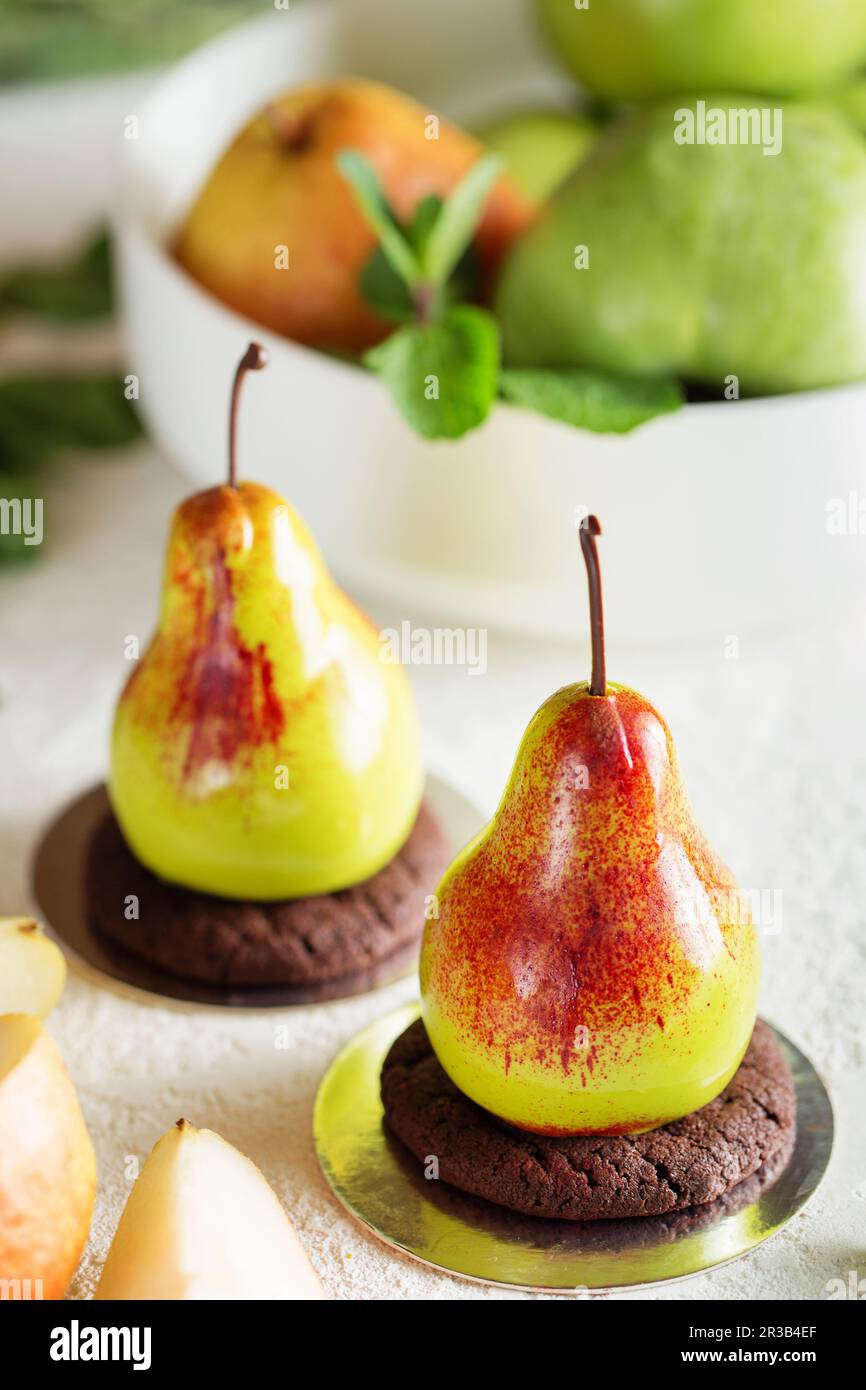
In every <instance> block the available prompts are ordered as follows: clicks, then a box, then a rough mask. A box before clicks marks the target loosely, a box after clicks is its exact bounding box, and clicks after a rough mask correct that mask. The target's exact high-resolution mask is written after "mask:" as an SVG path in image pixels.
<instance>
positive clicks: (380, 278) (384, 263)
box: [358, 246, 415, 323]
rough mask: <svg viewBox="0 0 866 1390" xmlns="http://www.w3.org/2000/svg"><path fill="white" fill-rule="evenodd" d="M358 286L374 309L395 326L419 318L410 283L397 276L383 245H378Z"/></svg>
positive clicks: (361, 275) (362, 272)
mask: <svg viewBox="0 0 866 1390" xmlns="http://www.w3.org/2000/svg"><path fill="white" fill-rule="evenodd" d="M358 285H359V287H360V290H361V293H362V295H363V296H364V298H365V299H366V301H367V303H368V304H369V305H370V307H371V308H372V309H375V310H376V313H377V314H381V315H382V318H385V319H390V320H391V321H392V322H393V323H411V322H412V320H413V319H414V317H415V302H414V300H413V299H412V293H411V291H410V289H409V286H408V285H407V284H406V281H405V280H404V279H403V278H402V277H401V276H400V275H398V274H397V272H396V270H395V269H394V267H393V266H392V264H391V262H390V261H389V260H388V257H387V256H386V255H385V252H384V251H383V250H382V247H381V246H377V247H376V250H375V251H374V252H373V254H372V256H371V257H370V259H369V260H368V261H367V264H366V265H365V266H364V269H363V270H362V271H361V274H360V277H359V280H358Z"/></svg>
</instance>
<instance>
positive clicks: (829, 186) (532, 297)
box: [495, 94, 866, 396]
mask: <svg viewBox="0 0 866 1390" xmlns="http://www.w3.org/2000/svg"><path fill="white" fill-rule="evenodd" d="M722 142H723V143H722ZM576 251H578V252H579V254H576ZM495 308H496V312H497V315H498V317H499V319H500V322H501V325H502V333H503V347H504V354H505V358H506V361H507V362H508V363H509V364H510V365H512V366H520V367H550V368H569V367H589V368H597V369H600V370H602V371H613V372H626V373H634V374H637V375H645V376H652V375H659V374H667V373H674V374H676V375H679V376H681V377H684V378H686V379H688V380H694V381H699V382H702V383H705V384H706V385H707V386H708V387H710V388H714V389H715V391H716V393H717V394H718V395H719V396H721V395H722V394H723V392H724V391H725V390H726V389H728V388H729V386H730V384H731V380H732V378H734V377H735V378H736V379H737V382H738V384H739V389H740V390H741V391H742V393H744V394H746V393H748V394H763V393H771V392H779V391H795V390H802V389H808V388H810V387H818V386H828V385H833V384H836V383H841V382H846V381H852V380H855V379H858V378H860V377H862V376H864V375H866V143H864V141H863V139H862V137H861V136H860V135H859V134H858V133H857V132H856V131H855V130H854V129H853V128H852V127H851V125H850V124H849V122H848V121H846V120H845V118H844V117H843V116H842V115H841V114H840V112H839V111H838V110H834V109H833V108H832V107H830V106H823V105H809V104H796V103H786V104H783V105H781V106H777V105H776V104H771V105H769V106H767V105H764V104H756V103H755V99H754V98H749V97H744V96H743V95H742V94H740V95H733V96H732V95H716V96H708V97H706V98H705V99H704V98H700V99H691V98H688V99H686V98H682V99H679V100H676V99H675V100H672V101H664V102H662V103H659V104H655V105H653V106H651V107H649V108H645V109H643V110H641V111H638V112H636V113H633V114H631V115H627V116H625V117H623V118H622V119H621V120H619V121H618V122H617V123H616V124H615V125H614V126H613V127H611V128H610V130H609V132H608V134H606V136H605V137H604V138H603V139H602V140H601V141H600V142H599V144H598V145H597V146H596V147H595V149H594V150H593V153H592V154H591V156H590V157H589V158H588V159H587V160H586V161H585V162H584V163H583V164H582V165H580V166H579V167H578V169H577V170H576V172H575V173H574V174H573V175H572V176H571V178H570V179H568V181H567V182H566V183H565V184H564V185H563V186H562V187H561V188H560V189H559V190H558V192H557V193H556V194H555V196H554V197H553V199H552V200H551V202H550V203H549V204H548V206H547V208H546V210H545V211H544V213H543V214H542V217H541V219H540V220H539V222H538V223H537V224H536V226H535V227H533V228H532V229H531V230H530V231H529V232H528V233H527V235H526V236H525V237H524V238H522V240H521V241H520V242H519V243H518V244H517V246H516V247H515V249H514V251H513V252H512V254H511V255H510V256H509V258H508V260H507V262H506V264H505V266H504V268H503V271H502V275H501V277H500V281H499V285H498V289H497V295H496V304H495Z"/></svg>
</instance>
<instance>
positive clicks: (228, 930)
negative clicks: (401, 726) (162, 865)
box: [85, 803, 450, 989]
mask: <svg viewBox="0 0 866 1390" xmlns="http://www.w3.org/2000/svg"><path fill="white" fill-rule="evenodd" d="M449 858H450V855H449V850H448V845H447V843H446V840H445V836H444V834H443V832H442V830H441V829H440V826H439V823H438V821H437V820H436V818H435V816H434V815H433V812H432V811H431V810H430V808H429V806H427V805H426V803H425V804H422V806H421V810H420V811H419V813H418V819H417V820H416V822H415V825H414V827H413V830H412V832H411V834H410V836H409V838H408V840H407V841H406V843H405V845H404V846H403V848H402V849H401V850H400V852H399V854H397V855H396V856H395V857H394V859H392V861H391V863H390V864H387V865H386V866H385V868H384V869H382V870H380V872H379V873H378V874H376V875H374V877H373V878H371V879H368V880H367V881H366V882H365V883H360V884H355V885H354V886H353V887H351V888H346V889H343V890H342V891H341V892H339V893H330V894H324V895H321V896H317V897H312V898H296V899H288V900H286V901H283V902H241V901H234V900H232V899H229V898H218V897H214V896H212V895H211V894H208V893H198V892H195V891H192V890H190V889H187V888H180V887H178V886H177V885H175V884H171V883H166V882H165V881H164V880H163V879H160V878H158V877H157V876H156V875H155V874H153V873H151V872H150V870H149V869H146V868H145V867H144V866H143V865H142V864H140V863H139V862H138V860H137V859H136V858H135V856H134V855H133V854H132V852H131V851H130V850H129V848H128V847H127V844H126V841H125V840H124V838H123V835H122V834H121V831H120V827H119V825H118V824H117V821H116V820H115V818H114V816H113V815H111V814H109V815H107V816H105V817H104V818H103V819H102V820H101V821H100V823H99V825H98V826H97V828H96V830H95V832H94V834H93V837H92V839H91V841H90V845H89V847H88V852H87V857H86V864H85V899H86V907H87V915H88V919H89V921H90V924H91V926H92V927H93V929H94V930H95V931H96V932H98V933H99V934H100V935H101V936H102V937H104V938H106V939H107V940H109V941H110V942H111V943H112V944H113V945H115V946H117V947H120V948H121V950H122V951H124V952H126V953H128V954H130V955H132V956H135V957H136V958H137V959H140V960H144V961H146V962H147V963H148V964H149V965H153V966H156V967H157V968H158V969H159V970H162V971H165V972H166V973H167V974H169V975H173V976H176V977H179V978H181V979H188V980H195V981H198V982H200V983H206V984H210V985H219V986H222V987H225V988H227V989H231V988H245V989H246V988H256V987H262V988H264V987H270V988H273V987H277V986H285V987H287V988H305V987H307V986H317V985H323V984H326V983H327V982H330V981H336V980H344V979H352V978H353V977H355V976H358V975H367V974H369V973H370V972H371V971H372V970H373V969H374V968H375V967H376V966H379V965H381V964H382V963H384V962H386V961H388V960H390V959H391V958H392V957H396V956H399V955H400V954H401V953H403V952H404V951H406V950H407V949H409V948H410V947H411V946H412V944H413V943H415V942H420V939H421V935H422V933H423V929H424V908H425V899H426V897H427V895H428V894H430V893H432V892H434V891H435V888H436V885H437V883H438V882H439V879H440V878H441V876H442V874H443V872H444V870H445V868H446V867H447V865H448V862H449ZM130 896H134V897H135V898H137V899H138V918H137V920H131V921H130V920H128V919H127V917H126V916H125V914H124V909H125V906H126V903H127V901H128V900H129V898H130Z"/></svg>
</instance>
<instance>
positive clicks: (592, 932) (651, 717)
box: [421, 517, 760, 1134]
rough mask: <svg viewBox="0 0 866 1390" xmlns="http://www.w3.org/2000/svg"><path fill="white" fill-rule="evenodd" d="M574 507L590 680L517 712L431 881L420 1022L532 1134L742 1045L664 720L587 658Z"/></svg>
mask: <svg viewBox="0 0 866 1390" xmlns="http://www.w3.org/2000/svg"><path fill="white" fill-rule="evenodd" d="M599 529H600V528H599V527H598V523H597V522H596V520H595V518H594V517H590V518H588V519H587V521H586V522H585V523H584V525H583V527H582V530H581V542H582V545H583V548H584V553H585V555H586V558H587V566H588V569H589V574H590V595H591V605H590V606H591V615H592V633H593V667H592V679H591V681H590V682H589V683H588V684H587V683H586V682H584V683H581V684H578V685H567V686H565V687H564V688H563V689H561V690H558V691H557V692H556V694H555V695H552V696H551V697H550V699H549V700H547V701H546V702H545V703H544V704H543V705H542V706H541V708H540V709H539V710H538V712H537V713H536V714H535V715H534V717H533V718H532V720H531V721H530V724H529V727H528V729H527V730H526V733H525V735H524V737H523V741H522V743H521V745H520V748H519V750H518V753H517V760H516V762H515V764H514V769H513V771H512V773H511V779H510V781H509V783H508V786H507V787H506V790H505V794H504V795H503V797H502V800H501V802H500V805H499V809H498V810H497V812H496V814H495V816H494V817H493V819H492V820H491V821H490V823H489V825H488V826H487V827H486V828H485V829H484V830H482V831H481V833H480V834H479V835H478V836H477V837H476V838H475V839H474V840H473V841H472V842H471V843H470V844H469V845H467V846H466V848H465V849H464V850H463V851H462V852H461V854H459V855H458V857H457V859H456V860H455V861H454V863H453V864H452V865H451V867H450V868H449V869H448V871H447V873H446V874H445V877H444V878H443V880H442V883H441V885H440V887H439V890H438V894H437V898H438V916H437V917H436V918H434V919H431V920H430V921H428V923H427V927H426V931H425V936H424V946H423V951H422V957H421V995H422V1001H423V1014H424V1022H425V1025H426V1028H427V1032H428V1034H429V1036H430V1040H431V1042H432V1044H433V1047H434V1049H435V1051H436V1055H437V1057H438V1058H439V1061H440V1062H441V1063H442V1066H443V1067H444V1068H445V1070H446V1072H447V1073H448V1075H449V1076H450V1077H451V1079H452V1081H454V1083H455V1084H456V1085H457V1086H458V1087H459V1088H460V1090H461V1091H463V1092H464V1094H465V1095H467V1096H469V1097H470V1098H471V1099H472V1100H474V1101H475V1102H477V1104H478V1105H481V1106H483V1107H484V1108H485V1109H486V1110H489V1111H491V1112H492V1113H493V1114H494V1115H497V1116H499V1117H500V1119H502V1120H505V1121H507V1122H508V1123H509V1124H512V1125H516V1126H519V1127H520V1128H522V1129H527V1130H531V1131H534V1132H535V1133H538V1134H630V1133H637V1132H639V1131H641V1130H645V1129H653V1128H655V1127H656V1126H658V1125H661V1124H664V1123H665V1122H667V1121H669V1120H675V1119H677V1118H678V1117H680V1116H683V1115H686V1114H688V1113H690V1112H691V1111H693V1110H696V1109H697V1108H698V1107H699V1106H702V1105H706V1104H707V1102H708V1101H711V1100H712V1099H713V1097H714V1096H716V1095H718V1093H719V1092H720V1091H721V1090H722V1089H723V1088H724V1086H725V1085H726V1084H727V1082H728V1081H729V1080H730V1078H731V1076H732V1075H733V1073H734V1072H735V1071H736V1068H737V1066H738V1065H739V1062H740V1060H741V1058H742V1056H743V1053H744V1051H745V1049H746V1046H747V1044H748V1042H749V1038H750V1036H751V1033H752V1028H753V1026H754V1022H755V1013H756V1007H757V1003H756V1001H757V993H758V983H759V976H760V960H759V950H758V942H757V935H756V931H755V928H754V926H753V924H752V922H751V919H750V917H749V914H748V909H747V906H746V905H745V903H744V901H743V895H742V894H741V893H740V892H739V891H738V890H737V887H736V884H735V882H734V879H733V878H732V877H731V874H730V872H729V871H728V870H727V869H726V868H725V866H724V865H723V864H722V862H721V860H719V859H718V858H717V856H716V855H715V854H714V852H713V850H712V849H711V848H710V846H709V845H708V844H707V841H706V840H705V839H704V837H703V835H702V834H701V831H700V830H699V828H698V826H697V825H696V824H695V820H694V817H693V815H692V812H691V809H690V807H689V803H688V801H687V799H686V794H685V791H684V789H683V785H682V782H681V780H680V774H679V770H678V767H677V760H676V754H675V752H674V746H673V742H672V739H671V735H670V732H669V731H668V728H667V726H666V724H665V723H664V721H663V719H662V718H661V716H660V715H659V714H658V713H657V712H656V710H654V709H653V707H652V705H650V704H649V702H648V701H647V700H645V699H644V697H643V696H642V695H638V694H637V693H636V692H635V691H633V690H629V689H627V688H626V687H625V686H621V685H612V684H608V683H607V680H606V677H605V672H604V649H603V631H602V611H601V587H600V582H599V576H598V562H597V555H596V547H595V536H596V535H597V534H598V532H599Z"/></svg>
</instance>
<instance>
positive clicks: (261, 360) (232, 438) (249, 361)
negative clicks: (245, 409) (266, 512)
mask: <svg viewBox="0 0 866 1390" xmlns="http://www.w3.org/2000/svg"><path fill="white" fill-rule="evenodd" d="M268 361H269V358H268V352H267V349H266V348H263V347H262V345H261V343H250V345H249V347H248V348H247V350H246V352H245V353H244V355H243V357H242V358H241V360H240V362H239V363H238V365H237V370H236V371H235V379H234V383H233V384H232V398H231V404H230V406H229V487H237V460H236V448H235V444H236V438H237V423H238V397H239V395H240V390H241V382H242V381H243V379H244V377H245V376H246V374H247V372H260V371H261V369H262V367H266V366H267V365H268Z"/></svg>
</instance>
